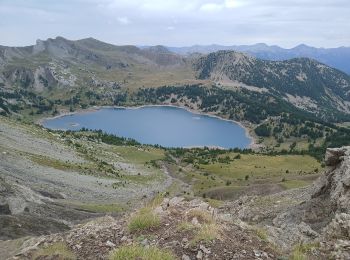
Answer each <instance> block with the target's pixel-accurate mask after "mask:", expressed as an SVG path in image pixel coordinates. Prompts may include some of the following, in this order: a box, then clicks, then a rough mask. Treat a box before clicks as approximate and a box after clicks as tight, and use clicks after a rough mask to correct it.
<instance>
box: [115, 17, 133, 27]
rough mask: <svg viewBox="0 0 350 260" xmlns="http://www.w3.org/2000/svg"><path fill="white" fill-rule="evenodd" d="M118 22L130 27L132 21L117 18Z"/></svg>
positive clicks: (125, 18) (126, 18)
mask: <svg viewBox="0 0 350 260" xmlns="http://www.w3.org/2000/svg"><path fill="white" fill-rule="evenodd" d="M117 21H118V22H119V23H120V24H122V25H128V24H130V20H129V18H128V17H125V16H124V17H118V18H117Z"/></svg>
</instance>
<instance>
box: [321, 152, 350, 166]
mask: <svg viewBox="0 0 350 260" xmlns="http://www.w3.org/2000/svg"><path fill="white" fill-rule="evenodd" d="M348 150H349V148H348V147H342V148H328V149H327V152H326V158H325V163H326V165H327V166H336V165H337V164H339V163H340V162H341V161H342V160H343V159H344V155H345V153H346V152H347V151H348Z"/></svg>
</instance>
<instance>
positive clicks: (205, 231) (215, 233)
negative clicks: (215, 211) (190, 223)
mask: <svg viewBox="0 0 350 260" xmlns="http://www.w3.org/2000/svg"><path fill="white" fill-rule="evenodd" d="M219 237H220V227H219V226H218V225H217V224H216V223H211V224H204V225H201V226H200V227H199V229H198V230H196V232H195V235H194V237H193V239H191V241H190V245H192V246H195V245H197V244H198V243H199V242H202V243H209V242H210V241H213V240H215V239H218V238H219Z"/></svg>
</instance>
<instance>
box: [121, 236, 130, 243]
mask: <svg viewBox="0 0 350 260" xmlns="http://www.w3.org/2000/svg"><path fill="white" fill-rule="evenodd" d="M126 240H128V237H127V236H123V237H122V238H121V239H120V241H121V242H124V241H126Z"/></svg>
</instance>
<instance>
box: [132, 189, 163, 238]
mask: <svg viewBox="0 0 350 260" xmlns="http://www.w3.org/2000/svg"><path fill="white" fill-rule="evenodd" d="M162 201H163V196H162V195H157V196H156V197H155V198H154V199H153V200H151V201H150V202H149V203H148V204H147V205H146V206H145V207H144V208H141V209H140V210H139V211H138V212H136V213H135V214H134V215H133V216H131V219H130V220H129V223H128V229H129V231H130V232H132V233H133V232H139V231H143V230H149V229H152V228H157V227H158V226H159V225H160V218H159V216H158V215H156V214H155V213H154V212H153V210H154V208H156V207H157V206H158V205H160V204H161V202H162Z"/></svg>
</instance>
